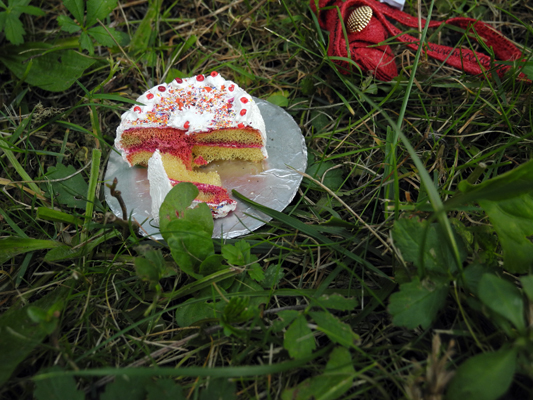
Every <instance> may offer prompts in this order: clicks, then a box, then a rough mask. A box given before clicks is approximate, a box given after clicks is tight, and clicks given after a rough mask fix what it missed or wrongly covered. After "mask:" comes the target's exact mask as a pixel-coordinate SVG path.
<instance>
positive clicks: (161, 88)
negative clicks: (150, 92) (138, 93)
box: [157, 86, 167, 92]
mask: <svg viewBox="0 0 533 400" xmlns="http://www.w3.org/2000/svg"><path fill="white" fill-rule="evenodd" d="M157 90H159V91H160V92H164V91H165V90H167V88H166V87H164V86H158V87H157Z"/></svg>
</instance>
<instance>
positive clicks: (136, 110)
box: [133, 106, 142, 113]
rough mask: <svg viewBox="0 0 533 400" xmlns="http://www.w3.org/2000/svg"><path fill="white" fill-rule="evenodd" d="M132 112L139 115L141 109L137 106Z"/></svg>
mask: <svg viewBox="0 0 533 400" xmlns="http://www.w3.org/2000/svg"><path fill="white" fill-rule="evenodd" d="M133 111H135V112H139V113H140V112H141V111H142V110H141V107H139V106H137V107H135V108H134V109H133Z"/></svg>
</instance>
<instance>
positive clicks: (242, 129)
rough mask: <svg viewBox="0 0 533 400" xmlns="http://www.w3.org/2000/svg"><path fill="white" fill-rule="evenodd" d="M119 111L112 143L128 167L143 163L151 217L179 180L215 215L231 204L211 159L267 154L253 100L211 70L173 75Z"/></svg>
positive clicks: (262, 125)
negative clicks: (206, 169)
mask: <svg viewBox="0 0 533 400" xmlns="http://www.w3.org/2000/svg"><path fill="white" fill-rule="evenodd" d="M137 102H139V103H142V104H144V106H140V105H136V106H133V107H132V108H131V109H130V110H129V111H127V112H125V113H124V114H123V115H122V120H121V123H120V125H119V127H118V128H117V137H116V139H115V146H116V148H117V149H118V150H119V151H120V152H121V154H122V157H123V159H124V160H125V161H126V162H127V163H128V164H129V165H130V166H133V165H142V166H148V178H149V180H150V196H151V197H152V215H153V216H154V218H155V219H156V220H157V219H158V212H159V207H160V206H161V203H162V202H163V200H164V198H165V196H166V194H167V193H168V191H169V190H170V189H171V188H172V186H174V185H176V184H177V183H179V182H192V183H194V184H195V185H196V186H197V187H198V189H199V191H200V194H199V196H198V197H197V198H196V201H198V202H205V203H207V205H208V206H209V207H210V208H211V211H212V213H213V216H214V217H215V218H220V217H225V216H226V215H227V214H228V213H229V212H230V211H232V210H234V209H235V207H236V202H235V200H233V199H231V198H230V197H229V196H228V194H227V191H226V189H224V188H223V187H222V183H221V181H220V176H219V175H218V174H217V173H216V172H208V173H205V172H202V171H201V167H202V166H203V165H207V164H208V163H210V162H212V161H214V160H246V161H255V162H258V161H262V160H264V159H265V158H267V152H266V148H265V144H266V130H265V123H264V121H263V118H262V116H261V113H260V111H259V108H258V107H257V105H256V103H255V102H254V100H253V98H252V97H251V96H250V95H249V94H248V93H246V92H245V91H244V90H243V89H241V88H240V87H239V86H238V85H237V84H236V83H234V82H231V81H227V80H225V79H224V78H222V76H220V75H219V74H218V73H217V72H212V73H211V74H210V75H205V76H204V75H196V76H193V77H190V78H184V79H180V78H176V79H175V80H174V81H172V82H171V83H169V84H161V85H157V86H155V87H153V88H152V89H150V90H148V91H147V92H145V93H144V94H143V95H142V96H140V97H139V98H138V99H137Z"/></svg>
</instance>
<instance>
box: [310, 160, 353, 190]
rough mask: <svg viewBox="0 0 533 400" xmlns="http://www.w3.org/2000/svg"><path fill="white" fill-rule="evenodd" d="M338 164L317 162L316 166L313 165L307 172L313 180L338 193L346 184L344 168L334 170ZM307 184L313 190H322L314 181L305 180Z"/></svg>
mask: <svg viewBox="0 0 533 400" xmlns="http://www.w3.org/2000/svg"><path fill="white" fill-rule="evenodd" d="M337 165H338V164H336V163H333V162H331V161H322V162H320V161H317V162H316V163H314V164H311V165H310V166H309V167H307V171H305V172H306V173H307V174H308V175H310V176H311V177H312V178H315V179H316V180H317V181H319V182H321V183H322V184H324V186H326V187H327V188H328V189H330V190H333V191H336V190H339V189H340V187H341V186H342V183H343V182H344V178H343V173H342V168H334V169H330V168H333V167H336V166H337ZM304 181H305V182H308V185H309V187H310V188H311V189H320V186H319V185H318V184H316V183H314V182H312V181H309V180H308V179H307V178H304Z"/></svg>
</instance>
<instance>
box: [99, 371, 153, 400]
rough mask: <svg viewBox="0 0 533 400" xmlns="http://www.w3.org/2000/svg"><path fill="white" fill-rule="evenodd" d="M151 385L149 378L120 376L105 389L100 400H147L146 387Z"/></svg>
mask: <svg viewBox="0 0 533 400" xmlns="http://www.w3.org/2000/svg"><path fill="white" fill-rule="evenodd" d="M150 383H151V380H150V378H149V377H148V376H135V377H129V376H127V375H119V376H117V377H116V378H115V381H114V382H111V383H109V384H108V385H107V386H106V387H105V391H104V393H102V394H101V395H100V400H117V399H127V400H146V386H148V385H149V384H150Z"/></svg>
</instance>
